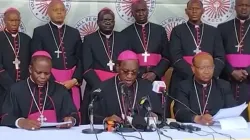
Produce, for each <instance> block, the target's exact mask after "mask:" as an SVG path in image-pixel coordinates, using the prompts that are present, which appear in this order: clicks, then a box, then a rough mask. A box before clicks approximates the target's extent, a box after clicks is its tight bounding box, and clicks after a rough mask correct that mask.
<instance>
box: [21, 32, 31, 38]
mask: <svg viewBox="0 0 250 140" xmlns="http://www.w3.org/2000/svg"><path fill="white" fill-rule="evenodd" d="M19 34H20V35H21V36H22V37H23V38H24V39H31V37H30V36H29V35H27V34H25V33H23V32H19Z"/></svg>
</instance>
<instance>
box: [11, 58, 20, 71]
mask: <svg viewBox="0 0 250 140" xmlns="http://www.w3.org/2000/svg"><path fill="white" fill-rule="evenodd" d="M20 63H21V62H20V61H19V60H18V59H17V58H15V61H13V64H14V65H15V68H16V70H18V69H19V65H20Z"/></svg>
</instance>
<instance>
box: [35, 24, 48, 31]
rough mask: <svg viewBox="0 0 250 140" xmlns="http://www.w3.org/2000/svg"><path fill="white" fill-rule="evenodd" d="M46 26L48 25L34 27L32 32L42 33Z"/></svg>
mask: <svg viewBox="0 0 250 140" xmlns="http://www.w3.org/2000/svg"><path fill="white" fill-rule="evenodd" d="M47 26H48V24H44V25H42V26H38V27H36V28H35V29H34V32H35V31H36V32H40V31H41V32H42V31H44V29H46V28H47Z"/></svg>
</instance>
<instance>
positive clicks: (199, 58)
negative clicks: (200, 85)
mask: <svg viewBox="0 0 250 140" xmlns="http://www.w3.org/2000/svg"><path fill="white" fill-rule="evenodd" d="M204 60H207V61H211V63H214V59H213V57H212V55H210V54H209V53H206V52H201V53H199V54H197V55H195V56H194V58H193V60H192V63H193V65H196V64H199V63H200V61H204Z"/></svg>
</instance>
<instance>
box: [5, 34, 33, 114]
mask: <svg viewBox="0 0 250 140" xmlns="http://www.w3.org/2000/svg"><path fill="white" fill-rule="evenodd" d="M30 40H31V38H30V37H29V36H28V35H26V34H24V33H21V32H19V33H18V34H17V35H16V36H12V35H11V34H10V33H9V32H7V31H6V30H4V31H1V32H0V42H1V43H0V106H1V105H2V102H3V100H4V95H5V94H6V92H7V91H8V90H9V89H10V87H11V85H12V84H14V83H15V82H18V81H20V80H24V79H26V78H27V77H28V75H29V71H28V67H29V64H30V57H31V54H30ZM15 58H17V59H18V60H19V61H20V64H19V65H17V66H18V67H19V68H18V69H16V67H15V64H14V61H15ZM17 62H18V61H17ZM0 114H1V109H0Z"/></svg>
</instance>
